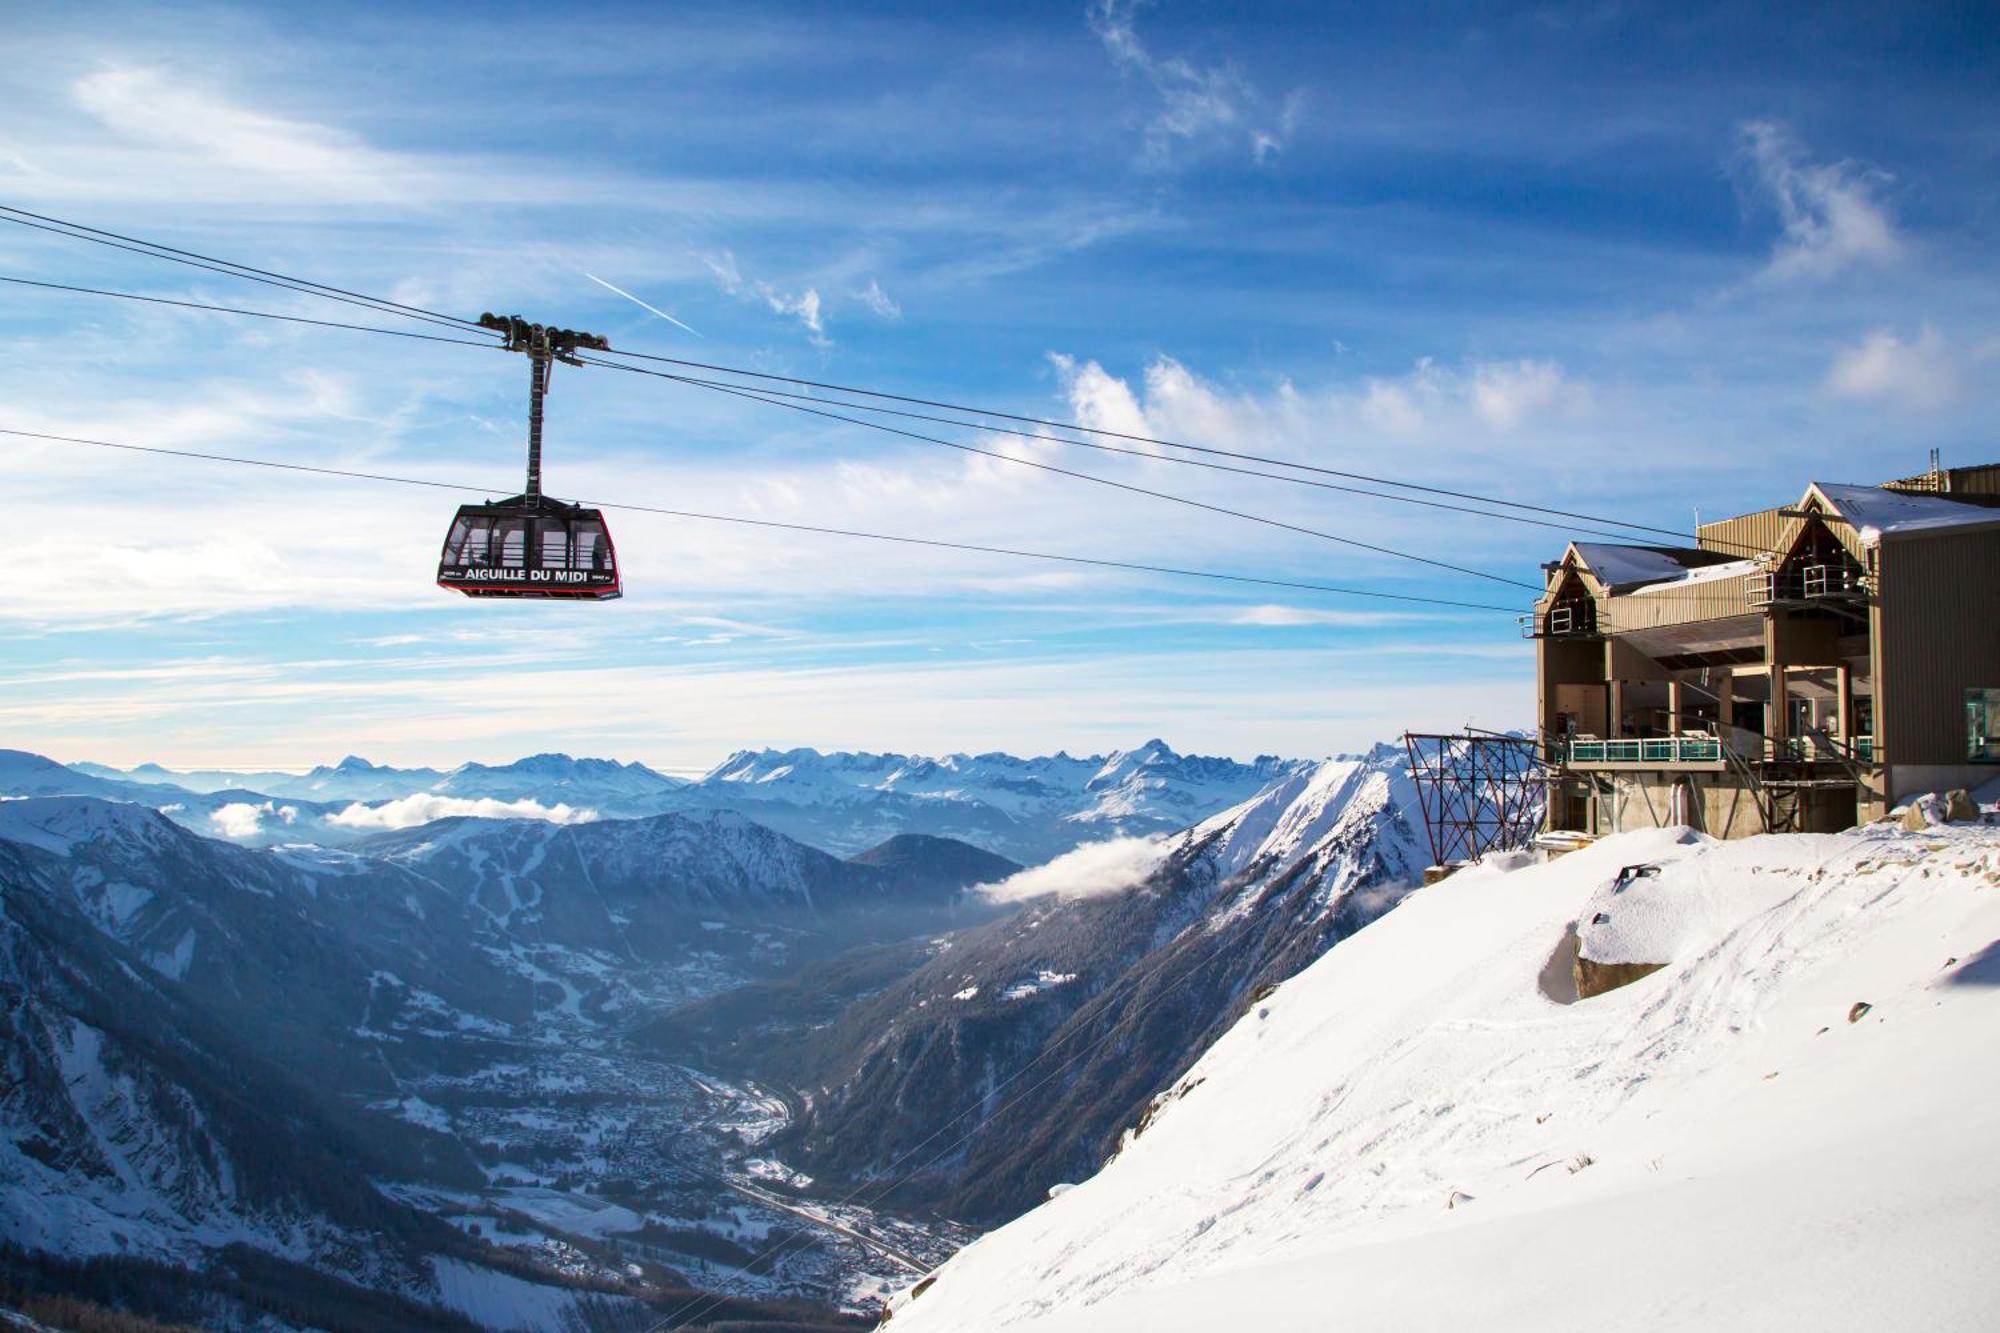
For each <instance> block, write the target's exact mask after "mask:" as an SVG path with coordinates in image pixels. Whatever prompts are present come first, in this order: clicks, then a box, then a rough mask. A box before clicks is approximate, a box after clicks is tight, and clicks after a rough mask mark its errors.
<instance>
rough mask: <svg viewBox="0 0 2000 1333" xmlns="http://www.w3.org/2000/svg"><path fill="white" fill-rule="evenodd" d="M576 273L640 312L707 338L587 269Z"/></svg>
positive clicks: (698, 336) (699, 336)
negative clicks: (654, 315)
mask: <svg viewBox="0 0 2000 1333" xmlns="http://www.w3.org/2000/svg"><path fill="white" fill-rule="evenodd" d="M577 271H578V272H579V273H582V274H583V276H584V277H586V278H589V279H590V280H591V281H592V282H594V283H596V284H597V285H598V286H600V287H602V288H604V290H606V291H608V292H616V293H618V294H619V295H620V296H622V297H624V298H625V299H626V300H628V301H630V302H631V303H632V304H633V305H635V306H638V307H639V308H640V309H642V310H650V311H652V312H653V313H654V314H656V315H658V316H659V317H660V318H661V319H664V320H665V321H667V323H669V324H671V325H673V326H674V327H675V328H677V329H687V331H688V332H689V333H692V334H693V335H694V336H695V337H697V338H705V337H707V336H708V335H707V334H705V333H703V332H701V330H699V329H696V328H692V327H690V326H689V325H686V324H683V323H681V321H679V320H677V319H675V318H674V317H673V316H672V315H669V314H668V313H667V312H666V311H664V310H662V309H660V308H659V307H658V306H656V305H648V304H647V303H646V302H644V301H641V300H640V299H639V298H638V297H636V296H634V295H632V293H630V292H628V291H626V290H625V289H624V288H623V287H614V286H612V285H611V284H610V283H608V282H606V281H605V280H604V279H602V278H600V277H598V276H597V275H596V274H595V273H592V272H591V271H590V270H588V269H578V270H577Z"/></svg>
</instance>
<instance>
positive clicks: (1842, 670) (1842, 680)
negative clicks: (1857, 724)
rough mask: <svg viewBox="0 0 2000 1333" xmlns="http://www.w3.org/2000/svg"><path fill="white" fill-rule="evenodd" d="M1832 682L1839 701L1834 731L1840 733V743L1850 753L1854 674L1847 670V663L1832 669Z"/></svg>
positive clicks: (1852, 727) (1852, 743)
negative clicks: (1836, 723)
mask: <svg viewBox="0 0 2000 1333" xmlns="http://www.w3.org/2000/svg"><path fill="white" fill-rule="evenodd" d="M1833 680H1834V690H1835V693H1836V695H1837V697H1838V700H1839V702H1838V704H1837V708H1838V711H1837V712H1836V714H1835V717H1836V718H1837V719H1838V725H1836V727H1835V728H1834V729H1835V730H1836V731H1838V732H1839V733H1840V743H1841V744H1842V745H1845V746H1846V747H1847V748H1848V750H1849V751H1852V750H1853V749H1854V673H1853V672H1852V671H1851V670H1849V669H1848V665H1847V663H1845V662H1842V663H1841V664H1840V665H1839V666H1837V667H1835V668H1834V669H1833Z"/></svg>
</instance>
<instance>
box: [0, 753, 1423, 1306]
mask: <svg viewBox="0 0 2000 1333" xmlns="http://www.w3.org/2000/svg"><path fill="white" fill-rule="evenodd" d="M1404 770H1405V766H1404V759H1403V755H1402V752H1401V750H1400V749H1391V748H1389V747H1386V746H1384V747H1377V748H1376V749H1375V750H1374V751H1372V752H1370V753H1368V754H1364V755H1356V756H1347V757H1341V758H1335V759H1329V760H1324V761H1303V760H1286V759H1277V758H1271V757H1264V758H1259V759H1257V760H1255V761H1254V762H1251V763H1239V762H1236V761H1233V760H1228V759H1216V758H1201V757H1195V756H1183V755H1179V754H1176V753H1175V752H1174V751H1173V750H1172V749H1170V748H1169V747H1168V746H1167V745H1165V744H1164V743H1163V742H1160V741H1157V740H1155V741H1150V742H1148V743H1147V744H1145V745H1143V746H1140V747H1139V748H1137V749H1134V750H1131V751H1124V752H1119V753H1115V754H1111V755H1101V756H1090V757H1083V758H1075V757H1071V756H1068V755H1064V754H1057V755H1054V756H1049V757H1043V758H1033V759H1020V758H1015V757H1012V756H1008V755H1001V754H983V755H949V756H945V757H943V758H937V759H927V758H919V757H914V756H908V755H890V754H820V753H818V752H815V751H812V750H793V751H784V752H776V751H759V752H748V751H746V752H742V753H738V754H736V755H732V756H731V757H730V758H729V759H728V760H726V761H725V762H723V763H722V764H721V765H719V766H717V767H716V768H715V769H714V770H713V771H712V772H710V773H708V774H706V775H704V776H702V777H700V778H697V779H692V780H689V779H684V778H678V777H674V776H669V775H665V774H661V773H658V772H655V771H653V770H651V769H648V768H646V767H644V766H642V765H638V764H630V763H617V762H613V761H610V760H598V759H573V758H570V757H568V756H564V755H537V756H533V757H531V758H528V759H524V760H521V761H519V762H517V763H513V764H506V765H494V766H489V765H482V764H465V765H461V766H459V767H457V768H454V769H451V770H449V771H445V770H436V769H428V768H420V769H396V768H386V767H380V766H377V765H374V764H371V763H368V762H366V761H364V760H361V759H358V758H349V759H346V760H343V761H342V762H340V763H339V764H336V765H331V766H327V767H322V768H316V769H313V770H312V771H310V772H308V773H304V774H286V773H277V772H263V773H224V772H193V771H176V770H170V769H167V768H162V767H159V766H156V765H151V764H148V765H143V766H141V767H138V768H134V769H130V770H116V769H110V768H106V767H102V766H98V765H90V764H78V765H75V766H67V765H64V764H60V763H57V762H54V761H52V760H49V759H46V758H43V757H41V756H37V755H32V754H27V753H23V752H20V751H0V1025H4V1027H5V1037H6V1052H7V1054H6V1079H5V1087H4V1091H0V1283H4V1284H6V1285H9V1286H13V1287H16V1288H27V1289H32V1290H37V1291H45V1292H46V1291H56V1292H64V1291H67V1292H73V1293H84V1292H88V1293H91V1294H92V1299H94V1300H100V1301H101V1300H103V1299H104V1297H105V1293H107V1292H108V1293H112V1294H113V1295H114V1296H115V1297H116V1300H115V1302H114V1303H115V1304H117V1305H119V1306H120V1307H122V1308H124V1309H126V1310H129V1311H134V1312H137V1313H139V1314H143V1315H146V1316H149V1317H152V1318H156V1319H162V1320H171V1321H179V1322H185V1323H199V1324H202V1325H204V1326H209V1327H241V1328H252V1327H255V1328H260V1329H261V1328H307V1327H313V1328H329V1329H369V1328H381V1327H398V1328H436V1329H469V1328H494V1329H514V1328H525V1329H535V1330H581V1329H603V1330H624V1329H633V1330H636V1329H640V1328H646V1327H650V1326H654V1325H656V1324H660V1323H661V1322H662V1321H666V1324H667V1325H668V1326H685V1327H705V1326H719V1325H722V1324H725V1323H728V1324H730V1325H731V1326H746V1325H752V1324H754V1326H756V1327H758V1328H760V1329H783V1328H794V1329H811V1328H847V1327H865V1326H867V1325H868V1324H869V1323H870V1322H872V1319H873V1316H874V1313H875V1311H876V1310H877V1309H878V1308H879V1306H880V1304H881V1302H882V1301H883V1300H885V1299H886V1298H887V1296H888V1295H889V1294H890V1293H891V1292H893V1291H896V1290H900V1289H904V1288H907V1287H909V1285H910V1284H911V1283H912V1282H913V1281H914V1280H915V1279H916V1278H918V1277H920V1276H921V1275H922V1274H923V1273H925V1272H927V1271H929V1270H930V1269H932V1268H934V1267H935V1266H936V1265H938V1264H939V1263H941V1262H943V1261H944V1260H945V1259H946V1258H947V1257H949V1256H950V1255H951V1254H953V1253H954V1252H956V1251H957V1250H958V1249H960V1248H962V1247H963V1246H964V1245H965V1244H966V1243H968V1242H969V1241H970V1240H972V1239H973V1238H974V1237H975V1236H976V1235H977V1234H978V1232H979V1231H980V1230H982V1229H985V1228H988V1227H992V1226H995V1225H999V1224H1002V1223H1005V1222H1007V1221H1009V1220H1010V1219H1012V1218H1014V1217H1017V1216H1019V1215H1020V1214H1022V1213H1024V1212H1025V1211H1027V1210H1028V1209H1030V1208H1032V1207H1033V1206H1034V1205H1035V1204H1036V1203H1037V1202H1039V1201H1040V1200H1042V1199H1044V1198H1046V1197H1047V1196H1048V1194H1049V1192H1050V1191H1051V1189H1052V1188H1056V1187H1059V1186H1061V1185H1063V1184H1065V1183H1066V1182H1070V1181H1074V1180H1077V1179H1080V1178H1083V1177H1084V1176H1087V1175H1089V1174H1090V1173H1092V1172H1093V1171H1095V1170H1096V1168H1097V1167H1098V1165H1099V1164H1100V1163H1101V1162H1103V1161H1104V1160H1105V1159H1106V1158H1107V1157H1108V1156H1110V1155H1112V1154H1113V1153H1114V1152H1115V1151H1116V1150H1117V1147H1118V1145H1119V1143H1120V1142H1121V1141H1122V1140H1124V1139H1125V1138H1127V1137H1128V1136H1129V1135H1130V1134H1132V1133H1134V1132H1136V1131H1137V1130H1138V1129H1140V1128H1141V1127H1143V1126H1144V1124H1146V1123H1147V1121H1148V1119H1149V1117H1150V1116H1151V1115H1152V1114H1153V1113H1154V1110H1155V1108H1157V1107H1158V1106H1160V1105H1163V1104H1164V1102H1165V1100H1167V1099H1170V1098H1171V1097H1172V1096H1174V1095H1175V1092H1176V1089H1177V1088H1178V1087H1180V1085H1181V1081H1182V1079H1183V1076H1184V1075H1185V1074H1186V1072H1187V1069H1188V1067H1189V1065H1190V1064H1191V1063H1192V1062H1193V1061H1194V1060H1195V1059H1196V1058H1197V1057H1198V1056H1199V1055H1200V1053H1201V1052H1202V1051H1203V1050H1204V1049H1206V1048H1207V1047H1208V1045H1209V1044H1210V1043H1211V1042H1212V1041H1213V1040H1214V1039H1215V1038H1216V1037H1218V1036H1220V1035H1221V1034H1222V1033H1224V1032H1225V1031H1227V1030H1228V1029H1229V1028H1230V1027H1231V1025H1232V1024H1233V1023H1234V1021H1235V1020H1236V1019H1237V1018H1238V1017H1240V1016H1241V1015H1242V1014H1243V1013H1244V1012H1245V1011H1246V1010H1247V1009H1248V1008H1250V1007H1252V1006H1254V1005H1255V1004H1256V1003H1258V1002H1259V1000H1260V998H1261V997H1262V996H1263V995H1265V994H1267V993H1268V992H1269V991H1270V989H1271V988H1272V987H1274V986H1276V985H1277V984H1278V983H1279V982H1282V981H1283V980H1285V979H1286V978H1287V977H1290V976H1292V975H1293V974H1294V973H1297V972H1298V971H1300V970H1301V969H1303V968H1305V967H1306V966H1308V965H1309V964H1311V963H1312V962H1313V961H1314V960H1315V959H1317V958H1318V957H1319V956H1320V955H1322V954H1323V953H1325V952H1326V951H1327V950H1328V949H1329V948H1331V947H1332V946H1333V945H1335V944H1336V943H1337V942H1338V941H1339V940H1341V939H1342V938H1343V937H1345V936H1346V935H1348V934H1350V933H1352V932H1353V931H1355V930H1356V929H1358V928H1359V927H1361V926H1362V925H1365V924H1366V923H1368V922H1369V921H1371V920H1373V919H1374V918H1375V917H1377V916H1379V915H1381V914H1382V913H1383V912H1385V911H1387V910H1388V909H1389V908H1391V907H1392V906H1394V905H1395V904H1396V902H1397V901H1398V900H1399V898H1400V897H1401V895H1402V894H1403V893H1404V891H1405V890H1407V889H1408V888H1409V887H1410V886H1411V885H1412V884H1414V883H1415V882H1416V880H1417V878H1418V876H1419V875H1420V872H1421V870H1422V867H1423V866H1424V864H1425V863H1426V861H1427V859H1428V858H1427V857H1426V856H1425V855H1424V853H1423V852H1422V851H1421V850H1420V848H1419V843H1420V841H1421V821H1420V820H1419V819H1418V818H1417V816H1416V813H1415V804H1414V793H1413V791H1412V790H1411V788H1410V785H1409V780H1408V777H1407V775H1406V773H1405V771H1404Z"/></svg>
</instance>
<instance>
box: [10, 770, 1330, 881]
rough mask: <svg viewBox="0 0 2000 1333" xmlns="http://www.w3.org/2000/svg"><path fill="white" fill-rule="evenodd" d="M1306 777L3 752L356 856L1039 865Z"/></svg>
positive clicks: (19, 785)
mask: <svg viewBox="0 0 2000 1333" xmlns="http://www.w3.org/2000/svg"><path fill="white" fill-rule="evenodd" d="M1304 766H1305V765H1304V763H1303V761H1299V760H1290V759H1279V758H1276V757H1272V756H1264V757H1260V758H1258V759H1256V760H1254V761H1252V762H1250V763H1240V762H1238V761H1236V760H1232V759H1223V758H1210V757H1203V756H1199V755H1182V754H1177V753H1176V752H1175V751H1174V750H1173V748H1172V747H1170V746H1168V745H1167V744H1166V743H1165V742H1164V741H1160V740H1151V741H1148V742H1146V744H1144V745H1142V746H1140V747H1138V748H1137V749H1134V750H1120V751H1117V752H1115V753H1112V754H1108V755H1088V756H1084V757H1072V756H1070V755H1068V754H1055V755H1049V756H1043V757H1040V758H1033V759H1021V758H1016V757H1015V756H1012V755H1007V754H980V755H965V754H954V755H946V756H944V757H943V758H938V759H931V758H925V757H922V756H916V755H906V754H871V753H835V754H822V753H820V752H819V751H817V750H810V749H799V750H756V751H752V750H744V751H739V752H737V753H736V754H733V755H731V756H730V757H729V758H728V759H726V760H724V761H723V762H722V763H721V764H719V765H717V766H716V767H715V768H714V769H713V770H712V771H711V772H709V773H707V774H706V775H704V776H702V777H701V778H699V779H696V780H693V781H688V780H685V779H681V778H674V777H669V776H667V775H666V774H663V773H659V772H656V771H655V770H653V769H650V768H647V767H646V766H645V765H643V764H637V763H618V762H616V761H614V760H608V759H589V758H582V759H579V758H572V757H571V756H569V755H563V754H538V755H531V756H529V757H528V758H525V759H520V760H517V761H515V762H514V763H511V764H499V765H488V764H462V765H460V766H459V767H457V768H454V769H451V770H449V771H440V770H437V769H432V768H401V769H399V768H389V767H383V766H379V765H375V764H371V763H369V762H368V761H367V760H365V759H361V758H358V757H355V756H349V757H348V758H346V759H343V760H341V761H340V763H338V764H334V765H331V766H322V767H319V768H315V769H313V770H312V771H311V772H309V773H305V774H288V773H272V772H262V773H227V772H220V771H187V772H182V771H176V770H170V769H166V768H162V767H160V766H159V765H157V764H143V765H141V766H139V767H138V768H134V769H130V770H119V769H113V768H108V767H105V766H103V765H101V764H77V765H74V766H72V767H70V768H68V769H64V768H63V766H61V765H57V764H54V763H53V761H50V760H46V759H43V758H41V757H40V756H37V755H29V754H25V753H23V752H21V751H0V796H5V795H98V796H105V797H108V798H111V799H115V800H136V801H145V802H148V803H151V804H153V805H155V806H156V807H157V808H159V809H161V810H163V811H164V812H165V813H167V814H168V815H169V816H171V817H173V818H175V819H177V820H179V821H180V822H182V823H184V824H186V825H188V826H189V827H191V828H194V829H195V830H196V831H198V832H201V833H205V834H212V835H218V836H224V837H229V838H231V839H233V840H235V841H239V842H244V843H248V844H251V845H258V846H268V845H272V844H275V843H284V842H313V843H319V844H322V845H327V846H342V845H347V844H349V843H352V842H354V841H356V840H357V839H358V838H360V837H363V836H365V835H367V834H369V833H372V832H375V831H379V830H381V829H384V828H397V827H409V826H414V825H417V824H421V823H427V822H429V821H430V820H432V819H436V818H439V817H442V816H445V815H452V814H472V815H491V816H497V817H506V816H508V815H528V816H541V817H554V818H557V819H560V820H564V821H580V820H584V819H589V818H635V817H641V816H646V815H655V814H665V813H669V812H681V813H691V812H695V811H711V810H728V811H734V812H736V813H738V814H742V815H746V816H748V817H749V818H751V819H753V820H755V821H756V822H758V823H760V824H763V825H765V826H766V827H769V828H772V829H775V830H777V831H778V832H781V833H784V834H786V835H788V836H790V837H793V838H796V839H798V840H799V841H801V842H804V843H807V844H809V845H811V846H814V847H818V848H820V849H822V850H824V851H827V852H831V853H833V854H835V855H840V856H848V855H852V854H854V853H856V852H860V851H863V850H865V849H867V848H870V847H874V846H876V845H878V844H880V843H882V842H884V841H886V840H888V839H889V838H892V837H894V836H896V835H898V834H905V833H915V834H927V835H931V836H935V837H946V838H953V839H956V840H958V841H960V842H965V843H970V844H972V845H973V846H976V847H981V848H984V849H986V850H987V851H989V852H993V853H996V854H998V855H1001V856H1005V857H1007V858H1009V859H1011V860H1014V861H1019V862H1022V863H1024V864H1034V863H1036V862H1040V861H1045V860H1047V859H1049V858H1050V857H1052V856H1057V855H1060V854H1061V853H1063V852H1066V851H1068V850H1070V849H1071V848H1073V847H1076V846H1078V845H1080V844H1082V843H1086V842H1095V841H1099V840H1102V839H1105V838H1110V837H1115V836H1120V835H1130V834H1153V833H1167V832H1173V831H1176V830H1179V829H1183V828H1186V827H1188V826H1189V825H1192V824H1194V823H1197V822H1199V821H1200V820H1202V819H1205V818H1207V817H1208V816H1210V815H1212V814H1215V813H1216V812H1218V811H1220V810H1225V809H1227V808H1229V807H1230V806H1232V805H1235V804H1237V803H1238V802H1240V801H1243V800H1246V799H1247V798H1249V797H1250V796H1252V795H1254V794H1255V793H1256V792H1258V791H1260V790H1262V789H1263V788H1265V787H1267V786H1268V785H1270V784H1271V783H1272V782H1274V781H1276V780H1278V779H1279V778H1281V777H1284V776H1285V775H1287V774H1289V773H1294V772H1297V771H1299V770H1300V769H1301V768H1302V767H1304ZM530 803H532V804H530ZM501 806H512V807H514V808H513V809H502V808H499V807H501Z"/></svg>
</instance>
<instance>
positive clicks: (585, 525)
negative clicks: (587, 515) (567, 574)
mask: <svg viewBox="0 0 2000 1333" xmlns="http://www.w3.org/2000/svg"><path fill="white" fill-rule="evenodd" d="M573 537H574V540H575V550H574V552H573V555H574V558H575V561H576V563H575V564H574V565H572V566H571V568H572V569H590V570H597V571H600V572H601V571H602V570H603V569H604V567H605V546H604V525H603V524H602V523H597V522H592V521H591V520H588V519H586V520H584V521H583V522H581V523H578V524H577V525H576V530H575V532H574V534H573Z"/></svg>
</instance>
